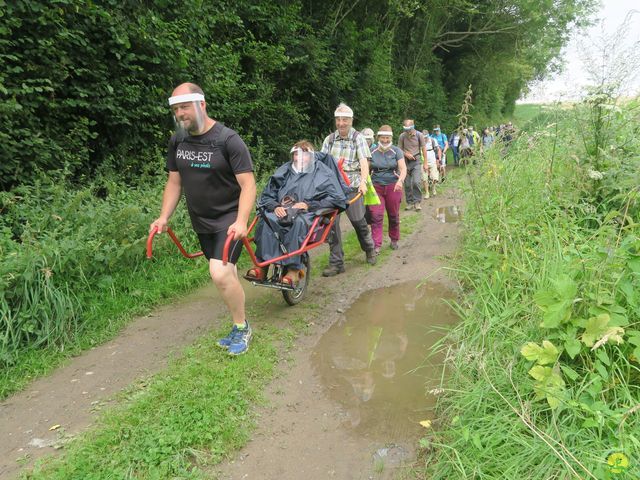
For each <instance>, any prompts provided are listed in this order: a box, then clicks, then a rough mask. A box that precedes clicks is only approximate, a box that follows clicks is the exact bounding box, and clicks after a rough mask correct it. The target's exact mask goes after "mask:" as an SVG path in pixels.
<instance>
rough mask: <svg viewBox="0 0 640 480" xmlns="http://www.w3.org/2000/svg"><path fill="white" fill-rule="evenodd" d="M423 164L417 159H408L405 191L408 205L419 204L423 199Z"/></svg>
mask: <svg viewBox="0 0 640 480" xmlns="http://www.w3.org/2000/svg"><path fill="white" fill-rule="evenodd" d="M421 187H422V164H421V163H420V162H418V161H416V160H409V161H407V177H406V178H405V179H404V191H405V198H406V201H407V205H415V204H419V203H420V201H421V200H422V188H421Z"/></svg>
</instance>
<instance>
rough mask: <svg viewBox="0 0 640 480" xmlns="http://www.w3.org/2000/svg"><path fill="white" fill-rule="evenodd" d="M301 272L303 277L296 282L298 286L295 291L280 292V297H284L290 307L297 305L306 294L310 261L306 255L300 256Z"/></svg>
mask: <svg viewBox="0 0 640 480" xmlns="http://www.w3.org/2000/svg"><path fill="white" fill-rule="evenodd" d="M302 271H303V272H304V277H302V278H301V279H300V281H298V286H297V287H296V289H295V290H282V296H283V297H284V300H285V302H287V303H288V304H289V305H291V306H293V305H297V304H298V303H300V302H301V301H302V299H303V298H304V296H305V295H306V293H307V287H308V286H309V277H310V274H311V260H310V259H309V255H307V254H306V253H305V254H303V255H302Z"/></svg>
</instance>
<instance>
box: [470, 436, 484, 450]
mask: <svg viewBox="0 0 640 480" xmlns="http://www.w3.org/2000/svg"><path fill="white" fill-rule="evenodd" d="M471 440H472V441H473V444H474V445H475V446H476V448H477V449H478V450H482V441H481V440H480V434H479V433H474V434H473V435H472V437H471Z"/></svg>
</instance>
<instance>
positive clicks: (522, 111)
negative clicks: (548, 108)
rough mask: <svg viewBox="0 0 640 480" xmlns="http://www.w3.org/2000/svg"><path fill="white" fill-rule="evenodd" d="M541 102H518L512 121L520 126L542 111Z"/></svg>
mask: <svg viewBox="0 0 640 480" xmlns="http://www.w3.org/2000/svg"><path fill="white" fill-rule="evenodd" d="M543 107H544V104H542V103H520V104H517V105H516V109H515V111H514V112H513V123H514V124H515V125H517V126H519V127H522V126H524V125H526V124H527V123H529V121H531V120H533V119H534V118H535V117H536V116H537V115H539V114H540V113H541V112H542V109H543Z"/></svg>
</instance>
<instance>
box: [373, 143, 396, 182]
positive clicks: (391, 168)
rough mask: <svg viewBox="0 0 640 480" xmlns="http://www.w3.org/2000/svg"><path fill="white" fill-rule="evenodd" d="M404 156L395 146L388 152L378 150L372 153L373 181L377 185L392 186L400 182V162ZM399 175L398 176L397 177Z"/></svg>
mask: <svg viewBox="0 0 640 480" xmlns="http://www.w3.org/2000/svg"><path fill="white" fill-rule="evenodd" d="M403 158H404V154H403V153H402V150H400V149H399V148H398V147H396V146H395V145H392V146H391V148H390V149H388V150H386V151H384V152H383V151H382V150H380V148H376V149H375V150H374V151H373V152H371V181H372V182H373V183H374V184H375V185H391V184H392V183H396V182H397V181H398V175H399V174H400V172H399V171H398V160H402V159H403ZM396 173H398V175H396Z"/></svg>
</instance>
